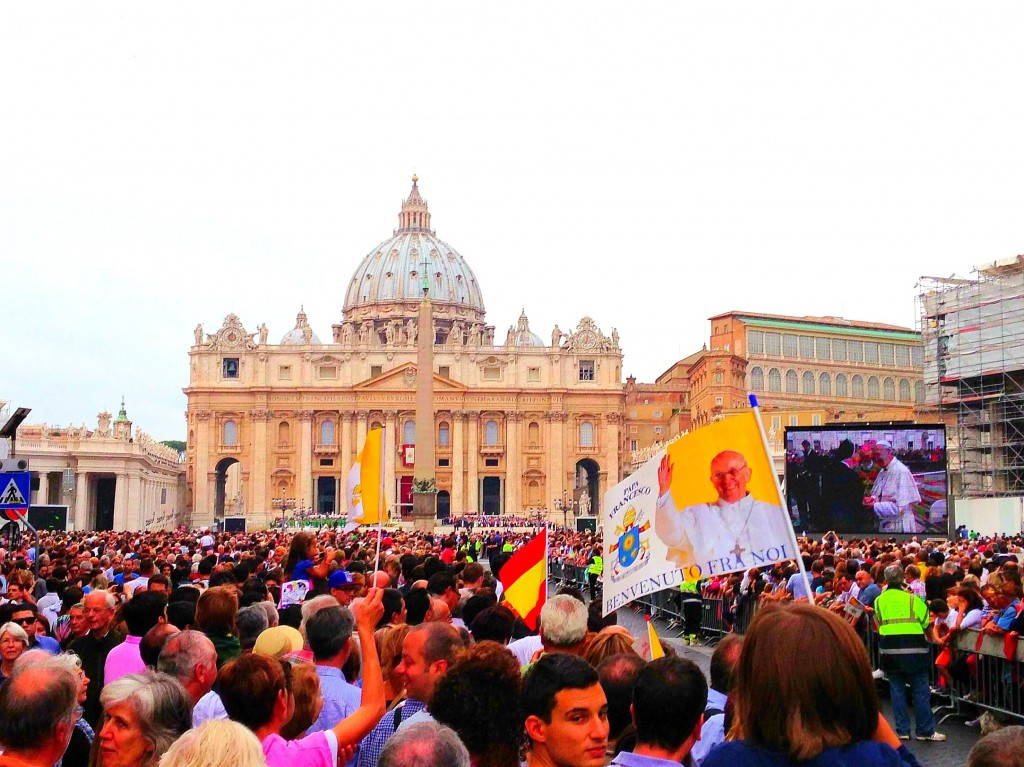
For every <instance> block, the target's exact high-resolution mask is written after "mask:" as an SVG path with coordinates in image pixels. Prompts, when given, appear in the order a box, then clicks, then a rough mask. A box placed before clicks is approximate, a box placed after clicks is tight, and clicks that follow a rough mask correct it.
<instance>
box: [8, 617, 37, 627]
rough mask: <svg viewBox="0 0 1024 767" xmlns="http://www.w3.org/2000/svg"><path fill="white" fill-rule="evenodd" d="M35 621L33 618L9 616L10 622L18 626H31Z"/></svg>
mask: <svg viewBox="0 0 1024 767" xmlns="http://www.w3.org/2000/svg"><path fill="white" fill-rule="evenodd" d="M35 622H36V619H35V618H11V623H17V624H18V625H19V626H31V625H32V624H33V623H35Z"/></svg>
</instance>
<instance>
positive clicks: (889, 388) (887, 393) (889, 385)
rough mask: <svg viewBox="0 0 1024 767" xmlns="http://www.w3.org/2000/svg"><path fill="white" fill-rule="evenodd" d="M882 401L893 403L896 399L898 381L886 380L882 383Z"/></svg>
mask: <svg viewBox="0 0 1024 767" xmlns="http://www.w3.org/2000/svg"><path fill="white" fill-rule="evenodd" d="M882 399H884V400H887V401H888V402H892V401H893V400H894V399H896V381H894V380H893V379H892V378H886V379H885V380H884V381H882Z"/></svg>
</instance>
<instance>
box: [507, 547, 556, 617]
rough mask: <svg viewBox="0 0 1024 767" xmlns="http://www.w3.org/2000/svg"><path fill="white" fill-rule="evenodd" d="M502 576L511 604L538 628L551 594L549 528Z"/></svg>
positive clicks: (513, 556)
mask: <svg viewBox="0 0 1024 767" xmlns="http://www.w3.org/2000/svg"><path fill="white" fill-rule="evenodd" d="M498 577H499V578H500V579H501V585H502V587H503V588H504V589H505V601H506V602H508V605H509V607H511V608H512V609H513V610H515V611H516V613H518V614H519V616H520V617H521V618H522V619H523V622H524V623H525V624H526V625H527V626H529V627H530V629H531V630H532V631H536V630H537V621H538V619H539V618H540V611H541V608H542V607H544V602H545V601H546V600H547V595H548V531H547V530H546V529H545V530H544V531H542V532H541V534H540V535H537V536H535V537H534V539H533V540H532V541H530V542H529V543H527V544H526V545H525V546H523V547H522V548H521V549H519V551H517V552H516V553H515V554H513V555H512V558H511V559H510V560H509V561H508V562H506V563H505V564H504V566H503V567H502V568H501V572H500V573H499V575H498Z"/></svg>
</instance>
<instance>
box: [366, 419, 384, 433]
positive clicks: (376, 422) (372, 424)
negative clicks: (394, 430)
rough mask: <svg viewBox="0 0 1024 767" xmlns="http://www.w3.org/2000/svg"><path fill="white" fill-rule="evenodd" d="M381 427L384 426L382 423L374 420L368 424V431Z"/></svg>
mask: <svg viewBox="0 0 1024 767" xmlns="http://www.w3.org/2000/svg"><path fill="white" fill-rule="evenodd" d="M383 428H384V424H382V423H381V422H380V421H374V422H373V423H371V424H370V428H369V431H373V430H374V429H383Z"/></svg>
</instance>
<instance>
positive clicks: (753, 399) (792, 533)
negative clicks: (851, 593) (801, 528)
mask: <svg viewBox="0 0 1024 767" xmlns="http://www.w3.org/2000/svg"><path fill="white" fill-rule="evenodd" d="M748 397H749V399H750V407H751V408H752V409H753V411H754V420H755V421H757V430H758V432H759V433H760V434H761V442H762V444H763V445H764V454H765V455H766V456H768V465H769V466H770V467H771V474H772V482H774V483H775V493H776V495H777V496H778V499H779V506H780V507H781V508H782V510H783V511H784V512H785V514H786V529H787V530H788V531H789V541H790V543H792V544H793V558H794V559H795V560H796V566H797V567H798V568H799V569H800V577H801V578H803V581H804V589H806V592H807V601H808V602H810V603H811V604H812V605H813V604H814V593H813V592H812V591H811V581H810V579H809V578H808V577H807V570H806V569H805V568H804V558H803V557H802V556H801V555H800V542H799V541H797V539H796V529H795V528H794V527H793V518H792V517H790V515H789V506H788V505H787V504H786V498H785V496H784V495H783V494H782V485H780V484H779V477H778V475H777V474H776V473H775V463H774V460H773V459H772V452H771V448H769V447H768V436H767V435H766V434H765V433H764V423H762V422H761V408H760V407H758V405H757V395H756V394H753V393H751V394H749V395H748Z"/></svg>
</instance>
